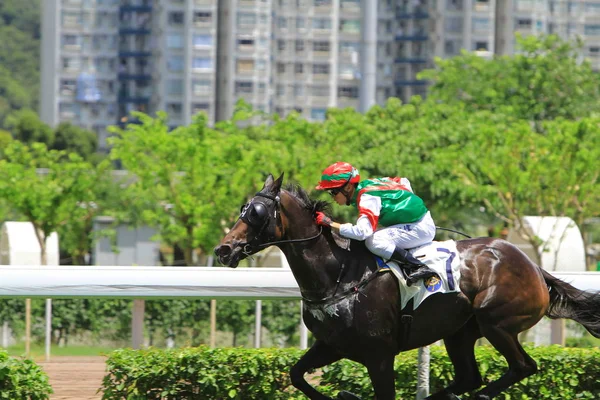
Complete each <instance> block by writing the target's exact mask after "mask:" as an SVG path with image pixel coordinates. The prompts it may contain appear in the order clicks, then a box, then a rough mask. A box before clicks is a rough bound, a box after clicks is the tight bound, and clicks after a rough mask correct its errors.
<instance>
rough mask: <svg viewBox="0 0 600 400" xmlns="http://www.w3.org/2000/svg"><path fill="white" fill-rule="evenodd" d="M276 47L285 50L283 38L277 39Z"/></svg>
mask: <svg viewBox="0 0 600 400" xmlns="http://www.w3.org/2000/svg"><path fill="white" fill-rule="evenodd" d="M277 49H279V51H284V50H285V40H281V39H280V40H278V41H277Z"/></svg>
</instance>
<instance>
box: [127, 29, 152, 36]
mask: <svg viewBox="0 0 600 400" xmlns="http://www.w3.org/2000/svg"><path fill="white" fill-rule="evenodd" d="M150 33H151V31H150V28H145V27H130V28H120V29H119V34H120V35H149V34H150Z"/></svg>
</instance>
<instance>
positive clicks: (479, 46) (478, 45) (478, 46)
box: [473, 42, 489, 51]
mask: <svg viewBox="0 0 600 400" xmlns="http://www.w3.org/2000/svg"><path fill="white" fill-rule="evenodd" d="M474 47H475V48H474V49H473V50H475V51H488V50H489V49H488V42H475V46H474Z"/></svg>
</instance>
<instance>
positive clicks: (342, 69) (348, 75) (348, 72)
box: [338, 64, 358, 79]
mask: <svg viewBox="0 0 600 400" xmlns="http://www.w3.org/2000/svg"><path fill="white" fill-rule="evenodd" d="M357 72H358V71H357V69H356V67H355V66H353V65H351V64H342V65H340V66H339V68H338V76H339V77H340V78H341V79H354V78H355V76H356V73H357Z"/></svg>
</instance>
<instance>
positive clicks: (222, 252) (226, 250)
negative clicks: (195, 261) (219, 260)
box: [215, 244, 231, 257]
mask: <svg viewBox="0 0 600 400" xmlns="http://www.w3.org/2000/svg"><path fill="white" fill-rule="evenodd" d="M229 254H231V247H230V246H229V245H226V244H224V245H221V246H217V247H215V255H216V256H220V257H223V256H227V255H229Z"/></svg>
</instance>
